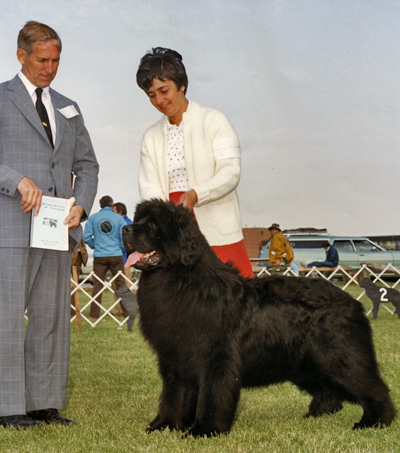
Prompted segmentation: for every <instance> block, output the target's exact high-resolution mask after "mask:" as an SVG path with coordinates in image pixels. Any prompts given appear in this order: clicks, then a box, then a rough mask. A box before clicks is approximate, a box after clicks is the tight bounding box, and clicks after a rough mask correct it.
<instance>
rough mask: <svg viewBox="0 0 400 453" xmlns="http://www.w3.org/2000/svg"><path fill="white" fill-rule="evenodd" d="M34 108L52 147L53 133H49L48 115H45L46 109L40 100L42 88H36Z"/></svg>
mask: <svg viewBox="0 0 400 453" xmlns="http://www.w3.org/2000/svg"><path fill="white" fill-rule="evenodd" d="M35 91H36V96H37V99H36V110H37V112H38V113H39V116H40V119H41V121H42V124H43V127H44V130H45V131H46V134H47V137H49V140H50V144H51V146H52V147H53V148H54V144H53V134H52V133H51V128H50V121H49V115H47V110H46V107H45V106H44V104H43V101H42V92H43V89H42V88H36V90H35Z"/></svg>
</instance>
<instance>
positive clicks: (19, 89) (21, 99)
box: [8, 75, 50, 146]
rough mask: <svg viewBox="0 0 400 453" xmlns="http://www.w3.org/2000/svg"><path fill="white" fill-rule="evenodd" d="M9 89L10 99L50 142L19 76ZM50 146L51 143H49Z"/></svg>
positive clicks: (14, 79) (9, 85)
mask: <svg viewBox="0 0 400 453" xmlns="http://www.w3.org/2000/svg"><path fill="white" fill-rule="evenodd" d="M8 89H9V91H10V92H11V93H10V99H11V101H12V102H13V103H14V104H15V106H16V107H17V108H18V109H19V111H20V112H21V113H22V115H24V116H25V118H26V119H27V120H28V121H29V122H30V123H31V124H32V126H33V127H34V128H35V129H36V130H37V131H38V133H39V134H40V135H42V136H43V137H44V138H45V140H46V141H47V142H48V141H49V139H48V138H47V135H46V132H45V130H44V127H43V126H42V122H41V121H40V118H39V115H38V113H37V111H36V108H35V106H34V104H33V102H32V99H31V97H30V96H29V93H28V91H27V89H26V88H25V85H24V84H23V83H22V81H21V79H20V78H19V76H18V75H16V76H15V77H14V78H13V79H12V80H11V81H10V83H9V84H8ZM49 146H50V143H49Z"/></svg>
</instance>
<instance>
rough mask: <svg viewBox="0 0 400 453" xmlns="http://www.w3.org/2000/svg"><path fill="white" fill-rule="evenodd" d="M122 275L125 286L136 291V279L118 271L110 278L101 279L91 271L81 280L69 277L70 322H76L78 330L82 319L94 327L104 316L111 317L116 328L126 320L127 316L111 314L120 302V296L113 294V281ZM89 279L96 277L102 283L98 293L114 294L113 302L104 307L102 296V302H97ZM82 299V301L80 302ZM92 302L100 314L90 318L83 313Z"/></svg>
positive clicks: (121, 325) (120, 326)
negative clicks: (97, 307)
mask: <svg viewBox="0 0 400 453" xmlns="http://www.w3.org/2000/svg"><path fill="white" fill-rule="evenodd" d="M119 276H122V277H123V278H124V279H125V281H126V286H127V287H128V288H129V289H130V290H131V291H133V292H136V291H137V289H138V280H137V279H134V280H131V279H130V278H129V277H128V276H126V275H125V274H124V273H123V272H121V271H119V272H118V273H117V274H116V275H115V276H114V277H112V278H111V279H110V280H107V281H105V282H104V281H102V280H100V279H99V277H97V275H96V274H95V273H94V272H93V271H92V272H91V273H90V274H89V275H87V276H86V277H85V278H84V280H83V281H81V282H79V283H78V282H76V280H74V278H72V277H71V311H72V312H73V313H75V314H74V315H73V316H71V323H73V322H75V321H76V322H77V325H78V330H80V325H81V322H82V321H84V322H86V323H88V324H89V325H90V326H91V327H96V326H97V325H98V324H99V323H100V322H101V321H103V320H104V319H105V318H107V317H108V318H110V319H112V320H113V321H114V322H115V323H116V324H117V326H118V328H120V329H122V328H123V326H124V324H125V323H126V322H127V320H128V318H127V317H126V318H123V319H122V318H121V317H119V316H118V317H117V316H115V315H113V311H114V310H115V309H116V308H117V306H118V304H119V303H120V302H121V299H120V298H117V297H116V296H115V290H114V288H113V282H114V281H115V280H116V279H117V278H118V277H119ZM91 279H96V280H98V281H99V282H101V283H102V285H103V288H102V289H101V291H100V292H99V293H98V294H103V296H104V293H105V292H107V291H108V292H110V293H112V294H113V295H114V299H115V300H114V302H113V303H112V304H111V306H109V307H105V304H104V297H103V298H102V299H103V301H102V304H98V303H97V301H96V300H95V297H97V296H98V294H96V295H95V296H92V285H91V284H90V281H91ZM82 301H84V302H82ZM92 302H94V303H95V304H96V305H98V306H99V307H100V316H99V318H97V319H91V318H90V317H88V316H86V315H85V314H84V313H85V311H86V309H88V308H89V307H90V305H91V304H92Z"/></svg>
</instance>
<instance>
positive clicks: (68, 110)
mask: <svg viewBox="0 0 400 453" xmlns="http://www.w3.org/2000/svg"><path fill="white" fill-rule="evenodd" d="M57 110H58V111H59V112H60V113H61V114H62V115H64V116H65V118H73V117H74V116H77V115H79V112H78V111H77V110H76V108H75V106H74V105H68V106H67V107H64V108H62V109H57Z"/></svg>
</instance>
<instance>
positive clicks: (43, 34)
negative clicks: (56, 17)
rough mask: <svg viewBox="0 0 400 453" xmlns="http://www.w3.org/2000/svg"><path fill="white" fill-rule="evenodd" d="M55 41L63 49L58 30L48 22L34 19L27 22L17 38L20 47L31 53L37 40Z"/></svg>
mask: <svg viewBox="0 0 400 453" xmlns="http://www.w3.org/2000/svg"><path fill="white" fill-rule="evenodd" d="M44 41H53V43H54V44H55V45H56V46H57V47H58V48H59V49H60V52H61V49H62V43H61V39H60V37H59V36H58V34H57V32H56V31H55V30H53V29H52V28H51V27H49V26H48V25H46V24H41V23H40V22H35V21H33V20H31V21H29V22H27V23H26V24H25V25H24V26H23V28H22V29H21V30H20V32H19V34H18V39H17V45H18V49H22V50H25V52H26V54H27V55H28V57H29V55H30V54H31V53H32V51H33V45H34V44H35V43H36V42H44Z"/></svg>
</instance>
